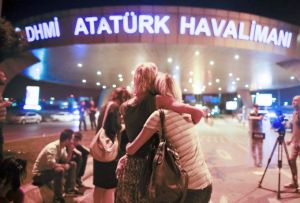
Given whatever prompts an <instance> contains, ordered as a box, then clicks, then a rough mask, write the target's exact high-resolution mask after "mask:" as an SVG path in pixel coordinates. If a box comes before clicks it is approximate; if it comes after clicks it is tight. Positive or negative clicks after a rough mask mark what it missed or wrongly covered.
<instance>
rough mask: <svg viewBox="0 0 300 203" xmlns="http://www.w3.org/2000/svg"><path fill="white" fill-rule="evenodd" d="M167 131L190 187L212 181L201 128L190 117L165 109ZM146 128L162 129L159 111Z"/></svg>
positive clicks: (200, 186)
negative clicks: (200, 131) (201, 136)
mask: <svg viewBox="0 0 300 203" xmlns="http://www.w3.org/2000/svg"><path fill="white" fill-rule="evenodd" d="M164 113H165V133H166V137H167V139H168V141H169V142H170V143H171V144H172V145H173V146H174V147H175V148H176V150H177V152H178V154H179V156H180V164H181V166H182V168H183V169H184V170H186V172H187V174H188V176H189V184H188V188H189V189H203V188H205V187H207V186H208V185H210V184H211V183H212V178H211V174H210V172H209V170H208V167H207V165H206V162H205V159H204V155H203V152H202V149H201V143H200V136H199V129H197V126H196V125H194V124H193V123H192V121H191V119H190V118H189V117H184V116H183V115H180V114H178V113H175V112H173V111H169V110H164ZM144 127H145V128H148V129H152V130H155V131H160V128H161V127H160V116H159V111H155V112H153V113H152V114H151V115H150V117H149V118H148V120H147V121H146V123H145V125H144Z"/></svg>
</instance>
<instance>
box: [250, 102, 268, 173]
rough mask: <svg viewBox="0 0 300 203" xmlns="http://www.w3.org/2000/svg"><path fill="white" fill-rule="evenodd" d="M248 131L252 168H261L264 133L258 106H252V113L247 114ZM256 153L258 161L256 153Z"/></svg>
mask: <svg viewBox="0 0 300 203" xmlns="http://www.w3.org/2000/svg"><path fill="white" fill-rule="evenodd" d="M248 119H249V121H250V123H249V124H250V125H249V131H250V136H251V152H252V157H253V161H254V166H256V167H262V158H263V157H262V156H263V141H264V138H265V133H264V132H263V123H262V120H263V115H262V114H259V113H258V105H253V112H252V113H250V114H249V118H248ZM256 149H257V151H258V159H257V153H256Z"/></svg>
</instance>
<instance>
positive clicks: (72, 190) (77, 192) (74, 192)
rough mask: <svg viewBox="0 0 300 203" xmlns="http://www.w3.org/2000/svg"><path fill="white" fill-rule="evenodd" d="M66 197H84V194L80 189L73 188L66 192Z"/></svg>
mask: <svg viewBox="0 0 300 203" xmlns="http://www.w3.org/2000/svg"><path fill="white" fill-rule="evenodd" d="M66 195H83V193H82V192H81V191H80V190H79V189H78V188H76V187H75V188H73V189H69V190H66Z"/></svg>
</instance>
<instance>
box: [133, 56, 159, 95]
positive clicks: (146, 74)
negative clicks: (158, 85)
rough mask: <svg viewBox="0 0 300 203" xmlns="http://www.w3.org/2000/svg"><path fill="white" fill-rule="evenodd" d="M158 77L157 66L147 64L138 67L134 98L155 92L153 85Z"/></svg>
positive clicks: (134, 80) (135, 77) (135, 73)
mask: <svg viewBox="0 0 300 203" xmlns="http://www.w3.org/2000/svg"><path fill="white" fill-rule="evenodd" d="M156 75H157V66H156V65H155V64H154V63H151V62H147V63H142V64H139V65H137V67H136V69H135V72H134V77H133V83H134V85H133V94H134V96H141V95H144V94H145V93H146V92H147V91H153V90H154V88H153V84H154V80H155V77H156Z"/></svg>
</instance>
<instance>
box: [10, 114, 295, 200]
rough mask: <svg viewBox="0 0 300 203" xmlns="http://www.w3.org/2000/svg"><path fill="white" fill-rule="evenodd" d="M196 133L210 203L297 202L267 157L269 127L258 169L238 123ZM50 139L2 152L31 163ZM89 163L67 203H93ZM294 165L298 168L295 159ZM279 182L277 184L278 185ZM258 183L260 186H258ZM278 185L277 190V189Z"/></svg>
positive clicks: (88, 135)
mask: <svg viewBox="0 0 300 203" xmlns="http://www.w3.org/2000/svg"><path fill="white" fill-rule="evenodd" d="M199 131H200V135H199V136H200V140H201V144H202V147H203V152H204V155H205V158H206V162H207V165H208V167H209V170H210V172H211V174H212V176H213V193H212V198H211V201H210V203H253V202H255V203H280V202H284V203H285V202H287V203H299V202H300V193H294V191H293V190H287V189H285V188H284V187H283V185H284V184H285V183H288V182H290V181H291V172H290V170H289V167H288V164H287V159H286V157H285V154H283V167H282V169H281V171H280V175H281V176H279V170H278V169H279V168H278V165H277V164H278V150H277V149H276V150H275V153H274V156H272V157H271V156H270V154H271V151H272V149H273V147H274V143H275V141H276V138H277V133H276V132H274V131H273V130H271V129H269V126H266V131H268V132H267V135H266V139H265V140H264V160H263V167H261V168H258V167H254V166H253V161H252V158H251V153H250V147H249V137H248V133H247V131H248V129H247V125H244V124H243V123H239V122H237V121H236V120H234V119H228V118H227V119H215V120H211V121H210V122H207V123H206V122H204V121H201V123H200V124H199ZM83 133H84V138H83V144H84V145H85V146H88V145H89V143H90V141H91V139H92V138H93V136H94V132H92V131H86V132H83ZM290 136H291V134H290V133H287V135H286V140H288V139H289V138H290ZM54 139H57V135H51V136H50V135H49V136H47V135H46V136H44V137H43V138H34V139H31V140H22V141H20V140H19V141H13V142H9V143H6V149H10V150H11V151H16V152H18V153H19V154H20V155H24V156H25V157H27V159H29V160H33V161H34V160H35V157H36V156H37V152H39V151H40V150H41V148H42V146H44V145H43V144H42V143H41V142H44V143H46V142H50V141H52V140H54ZM28 146H29V147H28ZM32 146H34V147H32ZM18 150H19V151H18ZM26 150H27V151H26ZM289 150H290V148H289ZM269 159H271V160H270V164H269V166H268V168H266V166H267V163H268V161H269ZM30 162H31V161H30ZM92 164H93V162H92V158H91V157H89V159H88V163H87V168H86V172H85V174H84V176H83V184H84V185H85V186H87V187H85V188H83V192H84V194H83V195H82V196H76V197H67V202H68V203H74V202H80V203H92V202H94V199H93V193H94V186H93V165H92ZM297 166H298V168H300V162H299V159H298V162H297ZM30 167H31V166H30V165H29V167H28V171H31V169H30ZM265 169H266V175H265V177H264V178H263V180H262V179H261V178H262V175H263V173H264V170H265ZM30 175H31V174H30V173H28V176H29V178H30ZM279 179H280V181H281V182H279ZM261 180H262V182H261V187H258V186H259V182H260V181H261ZM298 181H299V180H298ZM299 182H300V181H299ZM27 183H28V182H27ZM279 185H280V188H279V189H280V190H278V186H279ZM278 191H279V192H280V199H278V198H277V196H278ZM49 199H51V198H49V196H48V199H47V201H49ZM47 201H44V202H47ZM33 202H38V201H33ZM28 203H29V202H28Z"/></svg>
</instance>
